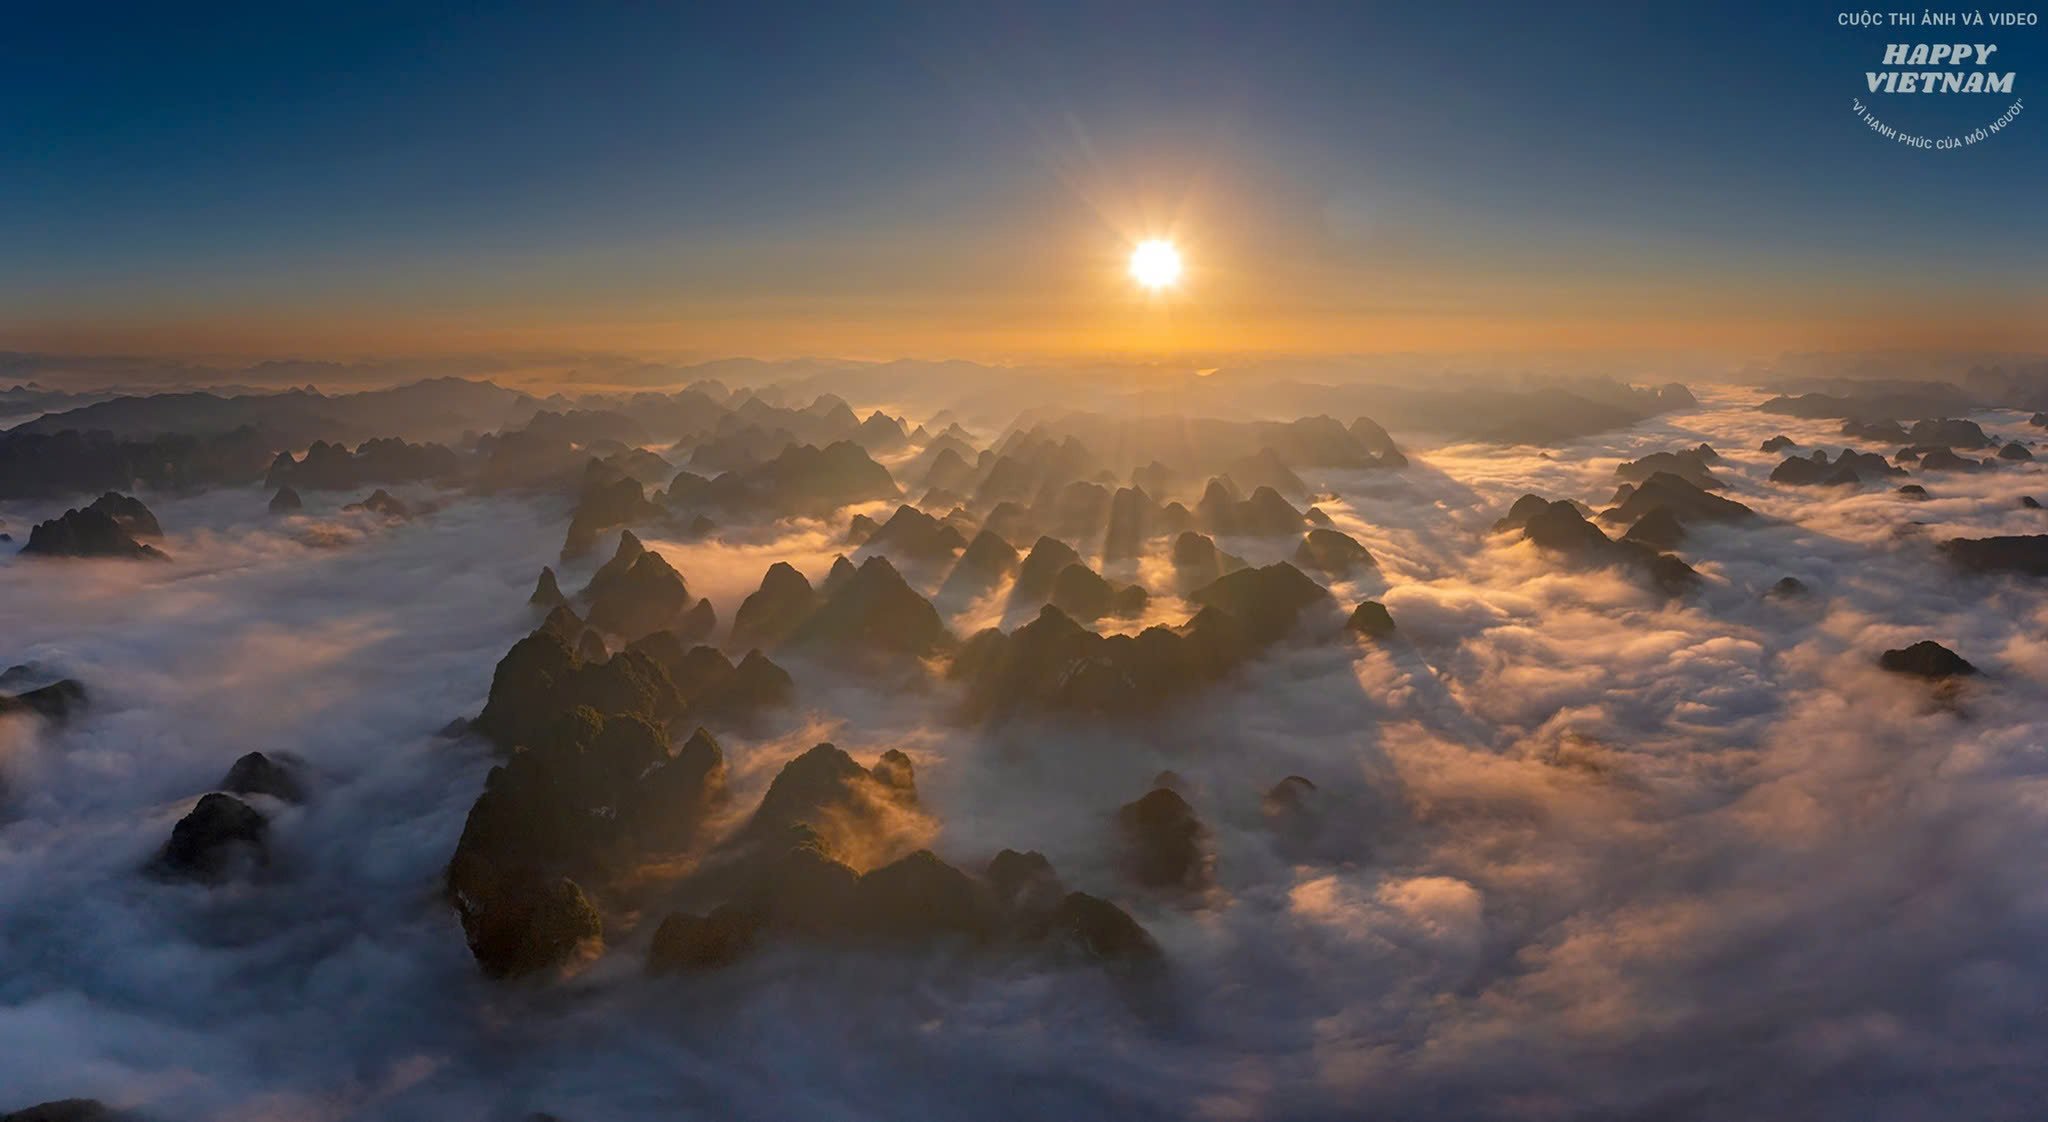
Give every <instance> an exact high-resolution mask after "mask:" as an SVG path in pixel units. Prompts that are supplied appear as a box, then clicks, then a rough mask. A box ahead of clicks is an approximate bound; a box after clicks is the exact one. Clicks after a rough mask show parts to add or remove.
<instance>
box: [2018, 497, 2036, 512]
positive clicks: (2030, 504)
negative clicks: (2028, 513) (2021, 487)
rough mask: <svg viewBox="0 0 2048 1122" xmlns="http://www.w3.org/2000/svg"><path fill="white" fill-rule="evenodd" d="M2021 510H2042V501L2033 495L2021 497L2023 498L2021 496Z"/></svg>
mask: <svg viewBox="0 0 2048 1122" xmlns="http://www.w3.org/2000/svg"><path fill="white" fill-rule="evenodd" d="M2020 509H2022V510H2040V509H2041V500H2039V499H2037V498H2035V497H2034V496H2032V495H2021V496H2020Z"/></svg>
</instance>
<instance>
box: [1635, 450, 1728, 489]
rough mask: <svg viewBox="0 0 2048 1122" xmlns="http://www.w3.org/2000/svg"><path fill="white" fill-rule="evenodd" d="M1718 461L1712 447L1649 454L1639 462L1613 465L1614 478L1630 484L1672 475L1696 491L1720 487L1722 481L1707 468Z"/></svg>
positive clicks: (1718, 458)
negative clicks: (1654, 477)
mask: <svg viewBox="0 0 2048 1122" xmlns="http://www.w3.org/2000/svg"><path fill="white" fill-rule="evenodd" d="M1720 459H1721V457H1720V456H1719V454H1717V453H1716V452H1715V451H1714V450H1713V449H1712V448H1711V447H1709V446H1707V445H1705V444H1702V445H1700V446H1699V447H1697V448H1686V449H1682V450H1680V451H1677V452H1652V453H1651V454H1649V455H1647V456H1644V457H1643V458H1642V459H1639V460H1630V461H1628V462H1626V463H1622V464H1618V465H1616V466H1615V469H1614V474H1615V477H1616V478H1618V479H1623V480H1626V481H1628V482H1630V483H1642V482H1643V481H1645V480H1647V479H1649V478H1650V477H1651V476H1654V475H1659V474H1665V475H1675V476H1677V477H1678V478H1680V479H1683V480H1685V481H1686V482H1688V483H1691V484H1692V485H1694V486H1695V487H1700V488H1710V487H1719V486H1720V485H1721V481H1720V479H1718V478H1717V477H1715V475H1714V472H1713V469H1712V467H1711V466H1710V465H1712V464H1714V463H1717V462H1719V461H1720Z"/></svg>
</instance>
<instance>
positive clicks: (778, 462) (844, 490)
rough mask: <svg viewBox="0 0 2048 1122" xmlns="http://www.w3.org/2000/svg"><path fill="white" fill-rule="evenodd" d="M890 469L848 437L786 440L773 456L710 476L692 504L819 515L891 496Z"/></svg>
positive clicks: (893, 485) (894, 492)
mask: <svg viewBox="0 0 2048 1122" xmlns="http://www.w3.org/2000/svg"><path fill="white" fill-rule="evenodd" d="M899 494H900V492H899V491H898V489H897V487H896V481H895V480H894V479H892V478H890V476H889V469H887V468H885V467H883V466H882V465H880V464H878V463H876V462H875V461H873V460H872V459H869V458H868V453H867V450H866V449H864V448H862V447H861V446H860V445H859V444H856V443H854V442H853V441H850V440H841V441H837V442H835V443H832V444H828V445H826V446H825V447H823V448H818V447H816V446H814V445H810V444H791V445H789V446H787V447H785V448H784V449H783V450H782V452H781V453H780V454H779V455H777V456H776V457H775V458H774V459H772V460H768V461H766V462H764V463H760V464H756V465H752V466H748V467H742V468H736V469H734V470H732V471H727V472H725V473H723V474H721V475H719V476H718V477H716V478H714V479H712V480H711V481H710V482H709V483H708V484H706V485H705V487H704V488H703V492H702V494H700V495H699V496H698V497H697V498H696V500H695V505H703V506H707V507H712V508H719V509H726V510H732V511H736V512H752V513H763V514H770V515H776V516H787V515H792V514H804V515H813V516H824V515H827V514H830V513H831V512H832V511H834V510H837V509H839V508H840V507H843V506H850V505H852V504H854V503H862V502H868V501H871V500H874V499H894V498H897V497H898V495H899Z"/></svg>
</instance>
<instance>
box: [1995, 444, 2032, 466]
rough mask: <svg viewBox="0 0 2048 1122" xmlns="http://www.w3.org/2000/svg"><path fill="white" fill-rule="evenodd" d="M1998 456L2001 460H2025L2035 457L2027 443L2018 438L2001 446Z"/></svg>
mask: <svg viewBox="0 0 2048 1122" xmlns="http://www.w3.org/2000/svg"><path fill="white" fill-rule="evenodd" d="M1998 458H1999V459H2001V460H2016V461H2021V462H2024V461H2027V460H2031V459H2033V458H2034V454H2033V453H2032V452H2029V451H2028V450H2027V446H2026V445H2024V444H2021V443H2020V442H2019V441H2017V440H2014V441H2010V442H2008V443H2007V444H2006V445H2005V447H2003V448H2000V449H1999V450H1998Z"/></svg>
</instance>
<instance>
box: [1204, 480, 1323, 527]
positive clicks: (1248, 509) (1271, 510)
mask: <svg viewBox="0 0 2048 1122" xmlns="http://www.w3.org/2000/svg"><path fill="white" fill-rule="evenodd" d="M1194 513H1195V524H1196V525H1197V526H1199V527H1201V528H1202V529H1203V530H1205V531H1207V532H1209V533H1211V534H1219V535H1227V534H1238V535H1243V536H1246V537H1271V536H1277V535H1281V534H1293V533H1298V532H1300V530H1301V528H1302V526H1303V525H1304V524H1305V523H1306V522H1307V519H1305V518H1303V517H1302V514H1301V512H1300V511H1298V510H1296V509H1294V507H1293V506H1291V505H1290V504H1289V503H1288V502H1287V500H1286V499H1284V498H1282V497H1281V496H1280V493H1279V492H1278V491H1275V490H1274V489H1273V488H1271V487H1260V488H1258V489H1256V490H1254V491H1253V492H1252V494H1251V497H1250V498H1248V499H1244V500H1242V501H1238V500H1237V499H1236V498H1235V496H1234V493H1233V492H1232V490H1231V488H1230V486H1229V485H1228V484H1227V483H1225V482H1224V481H1223V480H1221V479H1212V480H1210V481H1209V486H1208V489H1206V490H1205V491H1203V492H1202V501H1201V502H1200V503H1198V504H1196V506H1195V512H1194Z"/></svg>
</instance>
